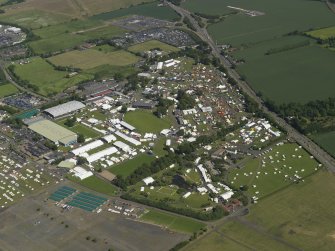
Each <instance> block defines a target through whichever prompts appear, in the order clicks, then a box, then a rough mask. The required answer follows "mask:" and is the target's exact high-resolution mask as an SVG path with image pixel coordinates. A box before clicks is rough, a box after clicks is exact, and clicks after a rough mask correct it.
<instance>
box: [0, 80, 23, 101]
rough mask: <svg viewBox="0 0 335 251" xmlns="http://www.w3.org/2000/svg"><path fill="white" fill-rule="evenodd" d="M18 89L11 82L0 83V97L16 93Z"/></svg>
mask: <svg viewBox="0 0 335 251" xmlns="http://www.w3.org/2000/svg"><path fill="white" fill-rule="evenodd" d="M18 92H19V90H18V89H17V88H16V87H15V86H14V85H12V84H9V83H8V84H2V85H0V98H3V97H7V96H10V95H13V94H15V93H18Z"/></svg>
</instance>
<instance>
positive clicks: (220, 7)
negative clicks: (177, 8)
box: [182, 0, 240, 15]
mask: <svg viewBox="0 0 335 251" xmlns="http://www.w3.org/2000/svg"><path fill="white" fill-rule="evenodd" d="M235 2H238V3H239V2H240V1H235ZM228 5H229V4H228V3H227V1H222V0H206V1H204V0H186V1H183V3H182V7H183V8H185V9H188V10H190V11H192V12H198V13H203V14H209V15H226V14H230V13H232V12H233V10H232V9H229V8H227V6H228Z"/></svg>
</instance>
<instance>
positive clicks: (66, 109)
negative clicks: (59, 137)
mask: <svg viewBox="0 0 335 251" xmlns="http://www.w3.org/2000/svg"><path fill="white" fill-rule="evenodd" d="M84 107H85V105H84V104H83V103H81V102H79V101H75V100H74V101H70V102H67V103H64V104H61V105H57V106H54V107H51V108H49V109H46V110H44V112H46V113H49V114H50V115H51V116H53V117H59V116H62V115H65V114H68V113H71V112H74V111H77V110H80V109H82V108H84Z"/></svg>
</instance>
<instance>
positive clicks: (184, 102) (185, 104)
mask: <svg viewBox="0 0 335 251" xmlns="http://www.w3.org/2000/svg"><path fill="white" fill-rule="evenodd" d="M177 100H178V101H179V103H178V108H179V109H180V110H186V109H192V108H193V107H194V106H195V105H196V102H195V100H194V98H193V97H192V96H191V95H189V94H187V93H186V92H185V91H184V90H179V91H178V94H177Z"/></svg>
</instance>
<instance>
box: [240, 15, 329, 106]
mask: <svg viewBox="0 0 335 251" xmlns="http://www.w3.org/2000/svg"><path fill="white" fill-rule="evenodd" d="M334 16H335V15H334ZM286 40H287V39H286ZM271 47H272V48H278V47H279V48H280V46H272V44H271V45H270V46H264V47H263V48H261V46H255V47H252V48H250V49H245V50H243V51H241V52H239V54H238V58H244V59H246V63H244V64H241V65H239V66H238V67H237V70H238V72H239V73H240V74H241V75H242V76H244V77H245V79H246V80H247V82H248V83H249V84H250V85H251V86H252V88H253V89H254V90H255V91H258V92H261V93H262V94H263V95H264V96H265V97H266V98H269V99H271V100H273V101H275V102H276V103H288V102H302V103H306V102H308V101H311V100H316V99H326V98H328V97H330V96H332V93H333V91H332V90H333V87H334V85H333V84H334V83H333V79H334V78H335V71H334V67H333V62H334V61H335V54H334V53H332V52H331V51H330V50H328V49H325V48H321V47H318V46H316V45H311V46H305V47H301V48H297V49H293V50H287V51H282V52H280V53H275V54H271V55H264V53H265V52H264V51H263V52H264V53H262V50H264V48H269V49H270V48H271ZM320 62H322V64H320Z"/></svg>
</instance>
